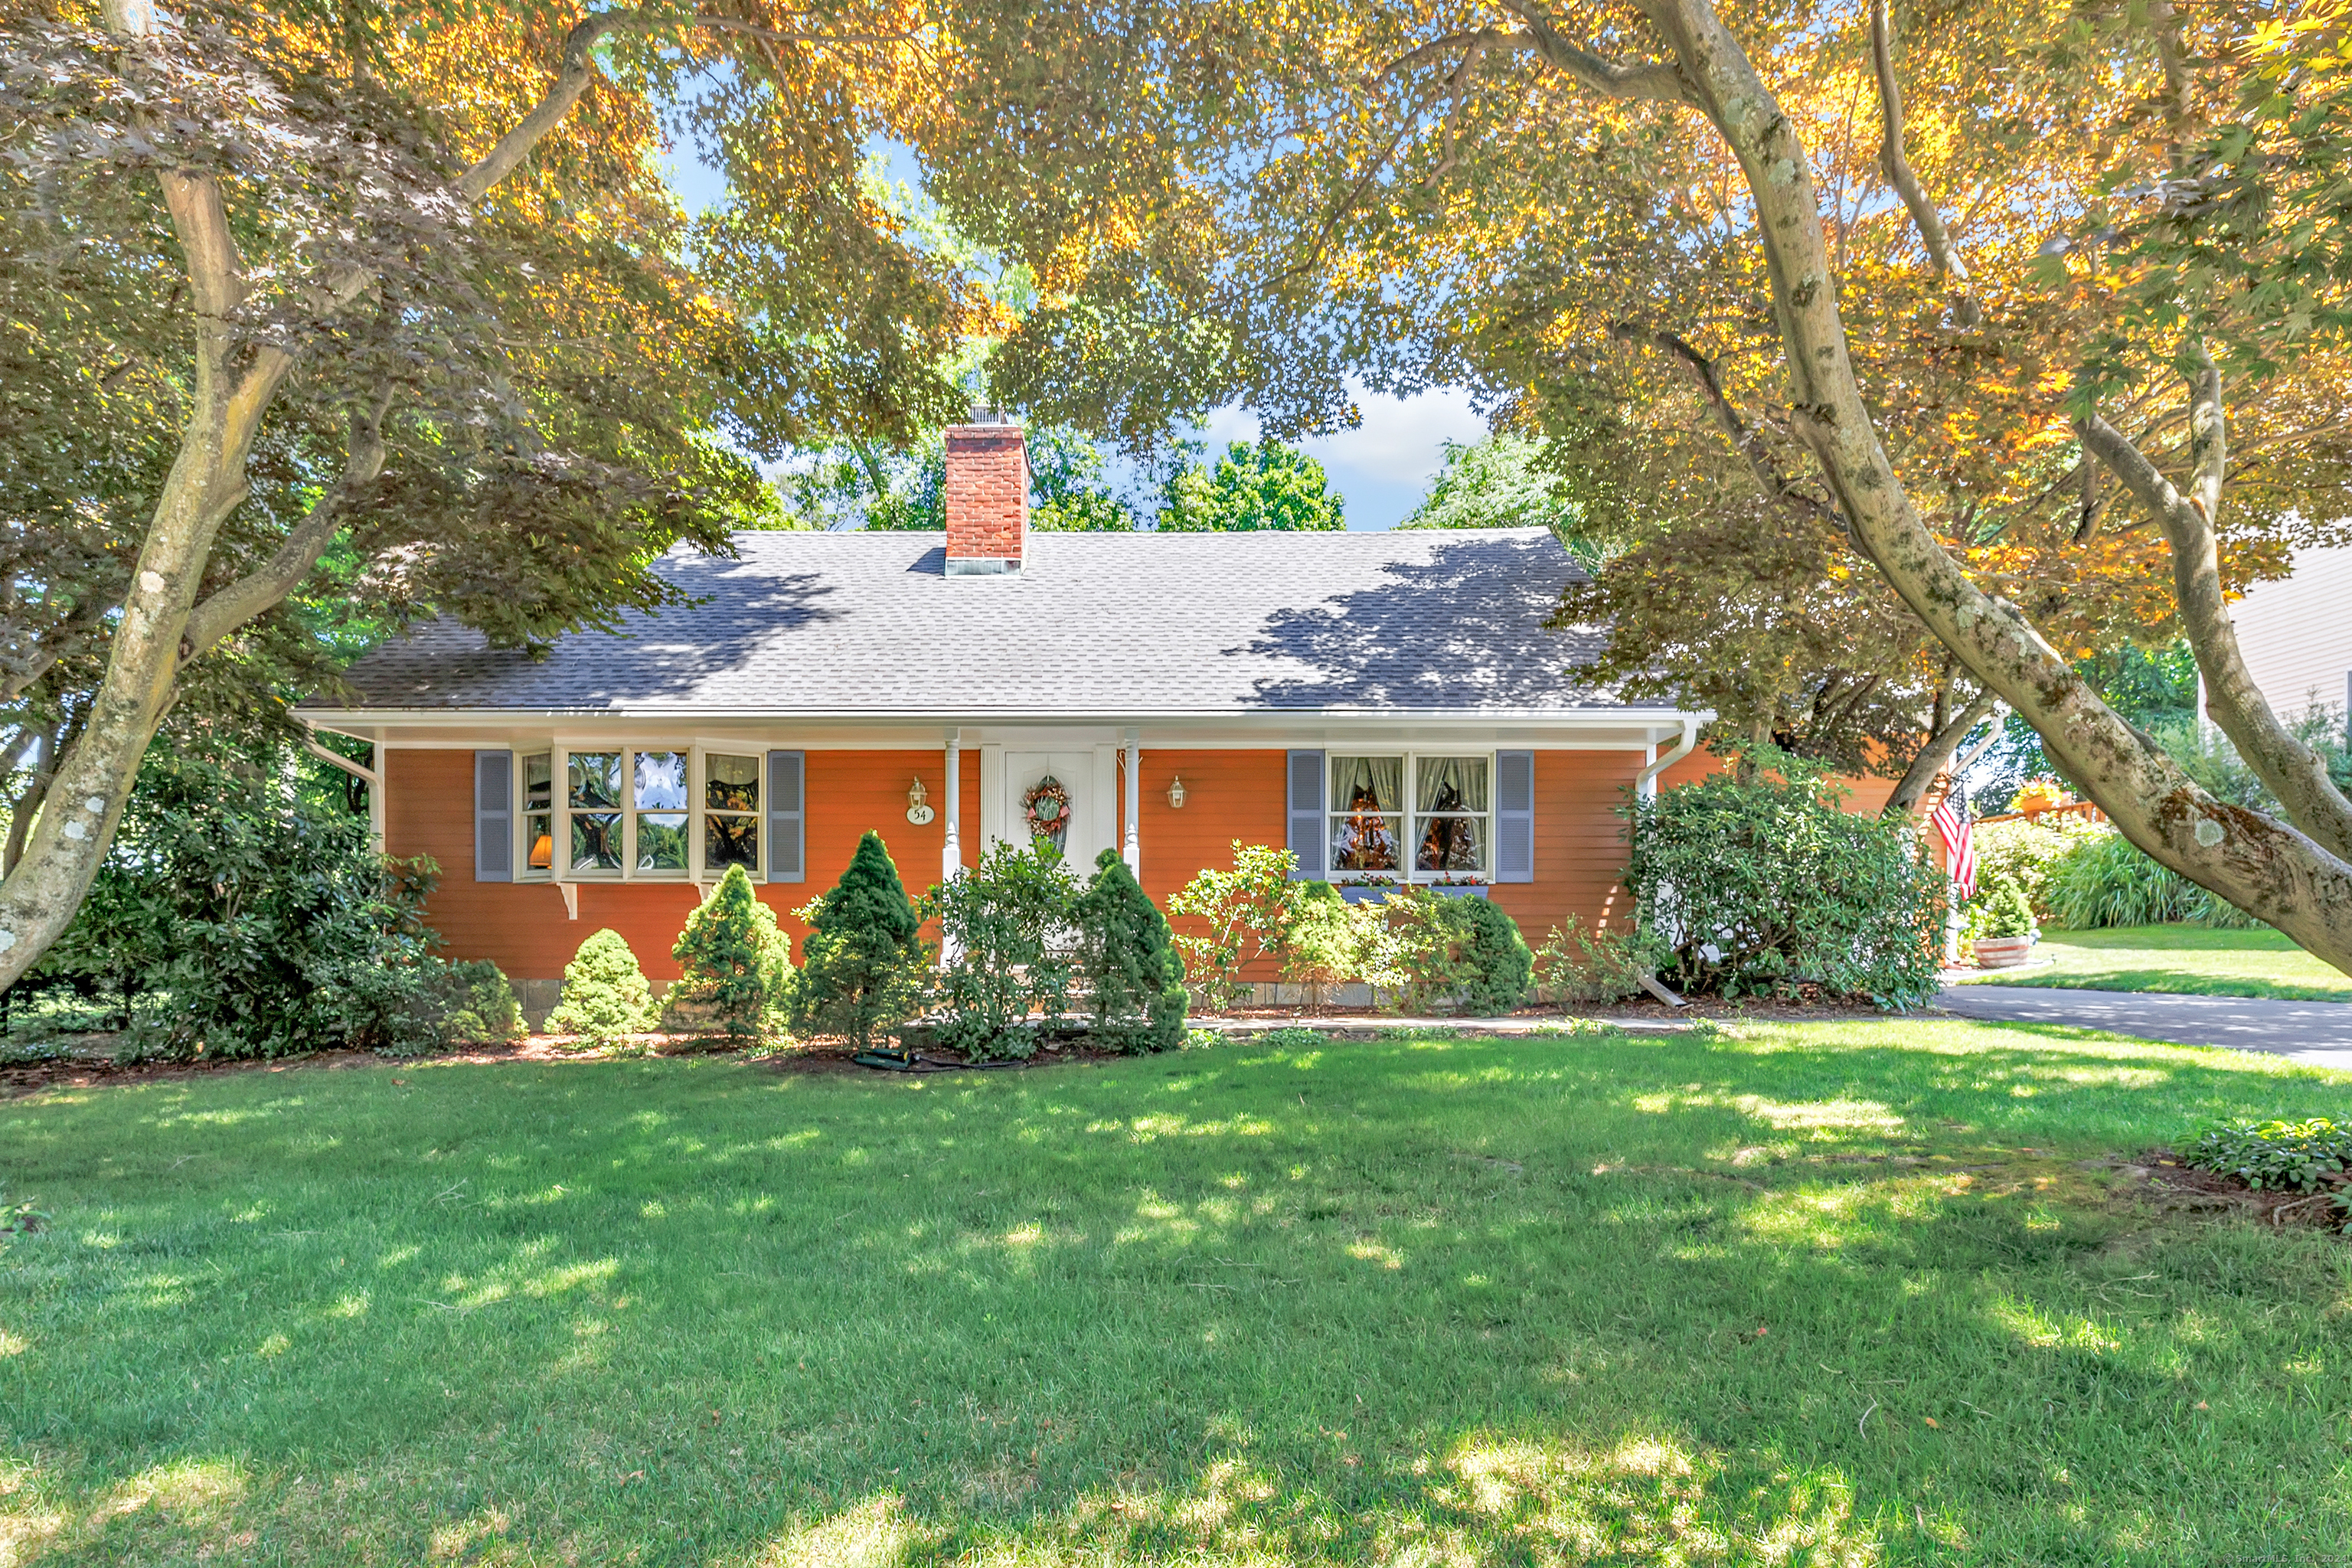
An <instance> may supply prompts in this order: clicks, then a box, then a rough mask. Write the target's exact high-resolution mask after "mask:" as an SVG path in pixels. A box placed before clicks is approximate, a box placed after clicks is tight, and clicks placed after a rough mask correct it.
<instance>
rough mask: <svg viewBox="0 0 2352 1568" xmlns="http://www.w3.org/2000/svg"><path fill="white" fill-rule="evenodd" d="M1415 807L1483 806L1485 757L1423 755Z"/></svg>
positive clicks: (1482, 808) (1474, 808) (1477, 808)
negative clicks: (1418, 792)
mask: <svg viewBox="0 0 2352 1568" xmlns="http://www.w3.org/2000/svg"><path fill="white" fill-rule="evenodd" d="M1416 782H1417V783H1418V784H1419V785H1420V794H1419V797H1418V799H1417V801H1416V803H1415V805H1416V808H1417V809H1419V810H1422V811H1476V812H1483V811H1485V810H1486V758H1484V757H1423V758H1422V759H1421V777H1420V779H1419V780H1417V781H1416Z"/></svg>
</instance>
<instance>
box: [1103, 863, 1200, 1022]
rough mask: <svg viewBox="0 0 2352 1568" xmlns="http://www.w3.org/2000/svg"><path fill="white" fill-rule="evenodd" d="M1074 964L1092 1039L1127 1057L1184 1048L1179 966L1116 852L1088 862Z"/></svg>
mask: <svg viewBox="0 0 2352 1568" xmlns="http://www.w3.org/2000/svg"><path fill="white" fill-rule="evenodd" d="M1077 925H1078V936H1079V959H1078V962H1079V964H1080V966H1081V969H1082V972H1083V973H1084V974H1085V976H1086V980H1087V984H1088V985H1089V986H1091V987H1092V988H1093V990H1094V1015H1095V1035H1096V1037H1097V1038H1098V1039H1099V1040H1101V1041H1102V1043H1104V1044H1105V1045H1115V1046H1117V1047H1118V1048H1119V1049H1121V1050H1127V1051H1165V1050H1172V1049H1174V1048H1175V1047H1178V1046H1181V1045H1182V1044H1183V1043H1184V1004H1185V994H1184V964H1183V961H1182V960H1181V959H1180V958H1178V957H1177V956H1176V943H1175V942H1174V940H1173V938H1172V937H1171V934H1170V932H1169V930H1168V917H1167V916H1165V915H1163V914H1161V913H1160V910H1159V909H1158V908H1157V907H1156V906H1155V905H1154V904H1153V903H1152V901H1151V900H1150V898H1148V897H1146V896H1145V894H1144V891H1143V889H1141V888H1140V887H1139V886H1137V884H1136V880H1135V873H1134V872H1132V871H1130V870H1129V869H1128V868H1127V862H1126V861H1125V860H1122V859H1121V858H1119V854H1118V850H1116V849H1106V850H1104V851H1103V852H1102V853H1101V854H1100V855H1097V857H1095V875H1094V880H1093V881H1091V882H1089V883H1088V884H1087V890H1086V891H1085V892H1084V893H1083V894H1081V895H1080V896H1079V898H1078V901H1077Z"/></svg>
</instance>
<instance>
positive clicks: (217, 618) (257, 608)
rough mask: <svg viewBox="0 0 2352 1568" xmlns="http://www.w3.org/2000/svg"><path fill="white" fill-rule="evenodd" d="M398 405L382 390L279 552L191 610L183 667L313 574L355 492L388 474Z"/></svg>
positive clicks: (355, 423)
mask: <svg viewBox="0 0 2352 1568" xmlns="http://www.w3.org/2000/svg"><path fill="white" fill-rule="evenodd" d="M391 406H392V393H391V391H390V390H389V389H386V390H385V391H384V392H383V394H381V395H379V396H378V397H377V399H376V403H375V406H374V407H373V409H370V410H369V411H368V412H367V413H365V414H363V415H362V414H361V413H358V412H356V411H355V412H354V413H353V414H352V436H351V450H350V452H349V454H348V455H347V456H346V458H344V462H343V471H342V474H341V477H340V478H338V479H336V480H335V483H334V485H333V487H332V488H331V489H329V490H328V491H327V493H326V494H324V495H322V496H320V498H319V500H318V502H317V503H316V504H315V505H313V506H312V507H311V508H310V515H309V516H308V517H305V518H304V519H303V520H302V521H300V522H299V523H297V524H296V525H295V526H294V529H293V531H291V532H289V533H288V534H287V536H286V541H285V542H284V543H282V544H280V545H279V546H278V550H277V552H276V553H274V554H273V555H271V556H270V558H269V559H268V561H267V562H266V563H263V564H262V565H261V566H259V567H258V568H257V569H255V570H254V571H252V572H249V573H247V574H246V575H245V576H243V577H240V578H238V579H237V580H236V582H234V583H231V584H229V585H228V586H227V587H226V588H223V589H221V590H219V591H218V592H216V593H215V594H214V595H212V596H211V597H210V598H207V599H206V600H205V601H204V603H202V604H200V605H196V606H195V607H194V609H192V610H190V611H189V612H188V619H187V624H186V626H184V629H183V630H182V632H181V634H180V668H183V669H184V668H187V667H188V665H189V663H190V662H191V661H192V660H194V659H195V658H199V657H200V656H202V655H203V653H204V652H205V649H207V648H209V647H212V646H213V645H214V644H215V643H216V642H218V641H220V639H221V638H223V637H226V636H227V635H228V634H229V633H231V632H233V631H235V630H236V628H237V627H238V626H243V625H244V624H245V623H246V622H247V621H249V620H251V619H252V618H253V617H254V616H257V615H259V614H261V613H262V612H263V611H264V610H267V609H268V608H269V606H270V605H274V604H276V603H278V600H280V599H283V598H284V597H285V596H286V595H289V594H290V593H292V592H293V591H294V590H295V588H296V587H297V586H299V584H300V583H301V581H302V579H303V578H305V577H307V576H309V575H310V568H311V567H313V566H315V565H317V564H318V563H319V557H320V556H321V555H323V554H325V553H326V550H327V546H328V545H330V544H331V543H333V542H334V541H335V533H336V531H337V530H339V529H340V528H341V526H342V512H343V510H345V509H346V508H347V507H348V506H349V505H350V502H351V500H352V495H353V494H354V493H355V492H357V491H358V490H359V489H361V488H362V486H365V485H370V484H373V483H374V482H375V479H376V477H377V476H378V475H380V474H382V473H383V459H384V445H383V416H384V415H385V413H386V412H387V411H388V410H389V409H390V408H391Z"/></svg>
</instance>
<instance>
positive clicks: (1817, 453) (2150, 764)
mask: <svg viewBox="0 0 2352 1568" xmlns="http://www.w3.org/2000/svg"><path fill="white" fill-rule="evenodd" d="M1641 9H1642V10H1643V13H1644V14H1645V15H1646V16H1649V17H1650V18H1651V20H1652V23H1653V25H1654V26H1655V27H1656V29H1657V31H1658V33H1659V34H1660V36H1661V37H1662V38H1663V39H1664V42H1665V43H1666V45H1667V46H1668V47H1669V48H1670V50H1671V52H1672V54H1673V57H1674V58H1675V64H1676V69H1677V72H1678V74H1679V76H1680V77H1681V79H1682V81H1683V84H1684V86H1685V89H1686V90H1687V93H1688V98H1689V101H1691V102H1693V103H1694V104H1696V106H1697V107H1698V108H1699V109H1700V110H1701V111H1702V112H1704V113H1705V114H1706V116H1707V118H1708V119H1709V120H1710V121H1712V122H1713V123H1714V125H1715V126H1716V128H1717V131H1718V132H1721V133H1722V135H1723V137H1724V139H1725V141H1726V142H1727V143H1728V144H1729V145H1730V147H1731V150H1732V152H1733V154H1734V155H1735V156H1736V157H1737V158H1738V160H1739V163H1740V168H1741V171H1742V174H1744V175H1745V177H1746V181H1747V184H1748V191H1749V193H1750V194H1751V195H1753V196H1754V198H1755V201H1756V207H1757V232H1758V236H1759V242H1760V243H1761V244H1762V246H1763V248H1764V255H1765V260H1766V263H1767V266H1768V268H1769V277H1770V280H1771V285H1772V290H1773V305H1774V310H1775V311H1776V313H1777V315H1778V317H1779V321H1780V333H1781V340H1782V343H1783V353H1784V356H1785V358H1786V360H1787V363H1788V366H1789V374H1790V390H1791V398H1790V401H1791V404H1792V405H1793V410H1794V415H1795V424H1796V427H1797V430H1798V432H1799V434H1800V435H1801V437H1803V438H1804V440H1805V443H1806V445H1807V446H1808V447H1810V448H1811V451H1812V453H1813V456H1814V458H1815V459H1816V460H1817V461H1818V462H1819V463H1820V464H1821V467H1822V473H1823V474H1824V476H1825V477H1826V479H1828V482H1829V485H1830V488H1831V489H1832V493H1833V494H1835V496H1836V497H1837V500H1838V505H1839V509H1840V510H1842V511H1843V514H1844V515H1845V516H1846V517H1847V518H1848V519H1849V520H1851V521H1852V524H1853V531H1854V537H1855V540H1856V542H1858V543H1859V544H1860V545H1861V547H1862V549H1863V551H1864V553H1866V554H1867V555H1868V556H1869V557H1870V559H1871V560H1872V562H1873V563H1874V564H1875V565H1876V566H1877V567H1878V569H1879V571H1880V572H1881V573H1882V574H1884V575H1885V578H1886V580H1887V581H1888V583H1889V584H1892V585H1893V586H1894V588H1895V592H1896V593H1898V594H1900V595H1902V597H1903V600H1904V602H1905V603H1906V604H1907V605H1910V606H1911V609H1912V611H1913V612H1914V613H1915V614H1916V615H1917V616H1919V618H1920V619H1921V620H1922V621H1924V622H1926V623H1927V626H1928V628H1929V629H1930V630H1932V631H1933V632H1934V633H1935V634H1936V636H1937V637H1938V638H1939V639H1940V640H1941V641H1942V642H1943V644H1944V646H1945V647H1948V648H1949V649H1951V651H1952V652H1953V653H1954V654H1955V655H1956V656H1957V657H1958V658H1959V659H1960V661H1961V662H1962V663H1963V664H1964V665H1966V666H1967V667H1968V668H1969V673H1970V674H1972V675H1973V676H1975V677H1976V678H1977V679H1979V680H1980V681H1982V682H1983V683H1984V684H1985V685H1986V686H1988V687H1990V689H1993V690H1994V691H1996V692H1998V693H1999V694H2000V696H2001V697H2002V698H2004V699H2006V700H2008V701H2009V703H2010V704H2011V707H2013V708H2014V709H2015V710H2017V711H2018V712H2019V713H2020V714H2021V715H2022V716H2023V717H2024V719H2025V721H2027V722H2028V723H2030V724H2032V726H2033V728H2034V729H2035V730H2036V731H2038V732H2039V733H2040V734H2041V736H2042V743H2043V745H2044V746H2045V747H2046V748H2047V749H2048V751H2049V752H2050V755H2051V757H2052V759H2053V761H2055V762H2056V763H2058V764H2059V765H2060V766H2061V767H2063V769H2064V770H2065V771H2066V773H2067V776H2068V777H2070V778H2072V779H2074V780H2075V781H2076V782H2077V783H2078V784H2081V786H2082V787H2083V790H2084V793H2085V794H2086V795H2089V796H2090V797H2091V799H2092V800H2094V801H2095V802H2096V803H2097V804H2098V805H2099V806H2100V808H2101V809H2102V810H2104V811H2105V813H2106V814H2107V816H2108V817H2109V818H2110V819H2112V820H2113V821H2114V823H2115V824H2116V827H2117V828H2118V829H2119V830H2120V831H2121V832H2122V833H2123V834H2124V836H2125V837H2127V838H2129V839H2130V840H2131V842H2132V843H2134V844H2136V845H2137V846H2138V847H2140V848H2141V849H2142V850H2144V851H2146V852H2147V854H2148V855H2149V856H2150V857H2152V858H2154V859H2156V860H2157V861H2158V862H2159V863H2161V864H2163V865H2165V866H2168V867H2170V868H2172V869H2174V870H2176V871H2178V872H2179V873H2180V874H2181V875H2183V876H2185V877H2187V878H2189V879H2190V880H2191V881H2194V882H2196V883H2197V884H2198V885H2199V886H2200V887H2203V888H2207V889H2210V890H2211V891H2213V892H2215V893H2217V894H2219V895H2221V897H2222V898H2224V899H2227V900H2230V902H2231V903H2233V904H2236V905H2237V906H2238V907H2239V908H2241V909H2243V910H2247V911H2248V912H2250V913H2252V914H2253V915H2256V916H2258V917H2259V918H2261V919H2263V920H2265V921H2269V922H2270V923H2271V924H2273V925H2274V926H2277V927H2278V928H2279V929H2280V930H2282V931H2285V932H2286V933H2287V934H2288V935H2290V936H2292V937H2294V939H2295V941H2297V942H2300V943H2302V944H2303V945H2304V946H2305V948H2307V949H2309V950H2310V951H2311V952H2315V953H2317V954H2318V955H2319V956H2320V957H2322V958H2325V959H2326V960H2327V961H2328V962H2329V963H2333V964H2335V965H2336V967H2338V968H2340V969H2344V970H2346V971H2347V973H2352V865H2347V864H2346V863H2345V861H2343V860H2342V859H2339V858H2337V857H2336V856H2335V855H2333V854H2331V853H2330V852H2329V851H2328V850H2327V849H2326V847H2323V846H2322V845H2320V844H2318V843H2316V842H2315V841H2314V840H2313V839H2311V838H2310V837H2305V835H2304V834H2302V833H2299V832H2297V831H2295V830H2294V829H2293V828H2291V827H2288V826H2284V825H2283V824H2280V823H2276V822H2273V821H2271V820H2270V819H2269V818H2267V817H2265V816H2261V815H2259V814H2257V813H2255V812H2252V811H2246V810H2243V809H2242V808H2240V807H2237V806H2233V805H2226V804H2224V803H2223V802H2221V801H2218V800H2215V799H2214V798H2213V797H2212V796H2210V795H2207V794H2206V793H2205V792H2204V791H2203V790H2201V789H2200V788H2198V787H2197V785H2196V784H2195V783H2193V782H2192V781H2191V780H2190V779H2189V777H2188V775H2187V774H2186V773H2182V772H2181V770H2180V769H2179V766H2177V765H2176V764H2175V763H2173V762H2172V761H2171V759H2170V758H2168V757H2167V756H2166V755H2165V754H2164V752H2162V751H2160V750H2159V749H2158V747H2157V746H2156V745H2155V744H2154V743H2153V742H2150V741H2149V740H2148V739H2147V737H2146V736H2144V735H2142V734H2141V733H2139V732H2138V731H2137V730H2135V729H2134V728H2133V727H2132V726H2131V725H2129V724H2127V723H2126V722H2125V721H2123V720H2122V719H2121V718H2119V717H2117V716H2116V713H2115V711H2114V710H2112V709H2110V708H2108V707H2107V705H2106V704H2105V702H2104V701H2102V700H2100V698H2099V696H2098V694H2097V693H2096V692H2095V691H2093V690H2092V689H2091V688H2090V686H2089V685H2088V683H2087V682H2085V681H2084V679H2082V677H2080V676H2079V675H2077V674H2075V672H2074V670H2073V669H2072V668H2069V666H2068V665H2067V662H2066V660H2065V659H2064V658H2062V657H2061V656H2060V655H2059V653H2058V652H2057V650H2056V649H2054V648H2053V647H2051V646H2050V645H2049V643H2048V642H2046V641H2045V640H2043V638H2042V637H2041V635H2040V634H2039V633H2037V632H2036V631H2035V630H2034V629H2033V627H2032V626H2031V625H2029V624H2028V623H2027V621H2026V620H2025V617H2024V616H2022V615H2021V614H2020V613H2019V612H2018V610H2017V608H2016V607H2015V606H2014V605H2010V604H2008V603H2007V602H2005V601H2002V600H1999V599H1995V598H1993V597H1992V596H1990V595H1987V594H1986V593H1984V592H1983V591H1982V590H1981V589H1979V588H1978V587H1977V586H1976V584H1973V583H1971V582H1969V578H1968V575H1967V574H1966V573H1964V572H1962V571H1961V569H1960V567H1959V564H1958V563H1957V562H1956V561H1954V560H1953V559H1952V557H1951V555H1950V553H1949V552H1947V551H1946V550H1945V549H1944V547H1943V545H1942V544H1941V543H1940V542H1937V539H1936V536H1935V534H1934V533H1933V532H1932V531H1930V530H1929V529H1928V528H1927V524H1926V523H1925V522H1923V521H1921V519H1920V517H1919V514H1918V512H1917V510H1916V509H1915V508H1914V507H1913V506H1912V504H1911V500H1910V498H1909V497H1908V496H1906V494H1905V493H1904V491H1903V488H1902V485H1901V483H1900V481H1899V480H1898V479H1896V477H1895V468H1894V465H1893V463H1892V461H1891V460H1890V459H1889V458H1888V457H1887V455H1886V449H1885V446H1884V445H1883V444H1882V443H1881V442H1880V440H1879V438H1878V434H1877V431H1876V430H1875V429H1874V426H1872V423H1871V419H1870V412H1869V409H1868V407H1867V405H1865V404H1864V400H1863V396H1862V391H1861V387H1860V385H1859V384H1858V382H1857V381H1856V378H1855V375H1854V371H1853V361H1852V359H1851V356H1850V352H1849V346H1848V343H1847V340H1846V334H1845V328H1844V323H1843V321H1842V319H1841V317H1840V315H1839V310H1838V299H1837V279H1836V275H1835V272H1834V270H1833V268H1832V258H1831V254H1830V247H1829V243H1828V237H1827V235H1826V234H1825V232H1824V230H1823V227H1822V216H1821V207H1820V203H1819V199H1818V197H1817V196H1816V195H1815V193H1814V188H1813V182H1812V174H1811V168H1810V166H1809V164H1808V163H1807V160H1806V156H1805V150H1804V148H1803V146H1802V145H1801V142H1799V140H1798V137H1797V132H1796V128H1795V126H1794V124H1793V123H1792V122H1791V121H1790V119H1789V117H1788V115H1787V114H1786V113H1784V112H1783V111H1782V110H1781V109H1780V104H1779V102H1778V100H1776V99H1775V98H1774V97H1773V95H1772V93H1771V90H1770V89H1769V88H1767V87H1766V85H1765V84H1764V81H1763V79H1762V78H1761V77H1759V75H1758V74H1757V71H1756V68H1755V67H1754V66H1753V64H1752V63H1751V62H1750V61H1749V60H1748V57H1747V55H1746V53H1745V52H1744V51H1743V50H1742V49H1741V47H1740V46H1739V42H1738V39H1737V38H1736V37H1733V35H1732V33H1731V31H1730V29H1729V28H1727V26H1724V24H1723V22H1722V19H1721V18H1720V17H1718V16H1717V15H1716V13H1715V10H1714V7H1713V6H1712V5H1709V4H1707V0H1645V3H1643V4H1642V5H1641Z"/></svg>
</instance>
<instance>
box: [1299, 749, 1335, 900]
mask: <svg viewBox="0 0 2352 1568" xmlns="http://www.w3.org/2000/svg"><path fill="white" fill-rule="evenodd" d="M1327 836H1328V830H1327V829H1326V828H1325V826H1324V823H1323V753H1322V752H1291V753H1290V853H1291V854H1292V856H1293V857H1295V858H1297V862H1298V864H1297V867H1296V868H1293V869H1292V871H1291V873H1290V879H1291V880H1292V881H1294V882H1320V881H1322V880H1323V879H1324V878H1325V876H1326V875H1327V874H1328V873H1327V872H1326V870H1325V868H1324V864H1323V862H1324V858H1325V855H1326V853H1327V851H1326V850H1325V849H1324V847H1323V843H1324V839H1325V837H1327Z"/></svg>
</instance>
